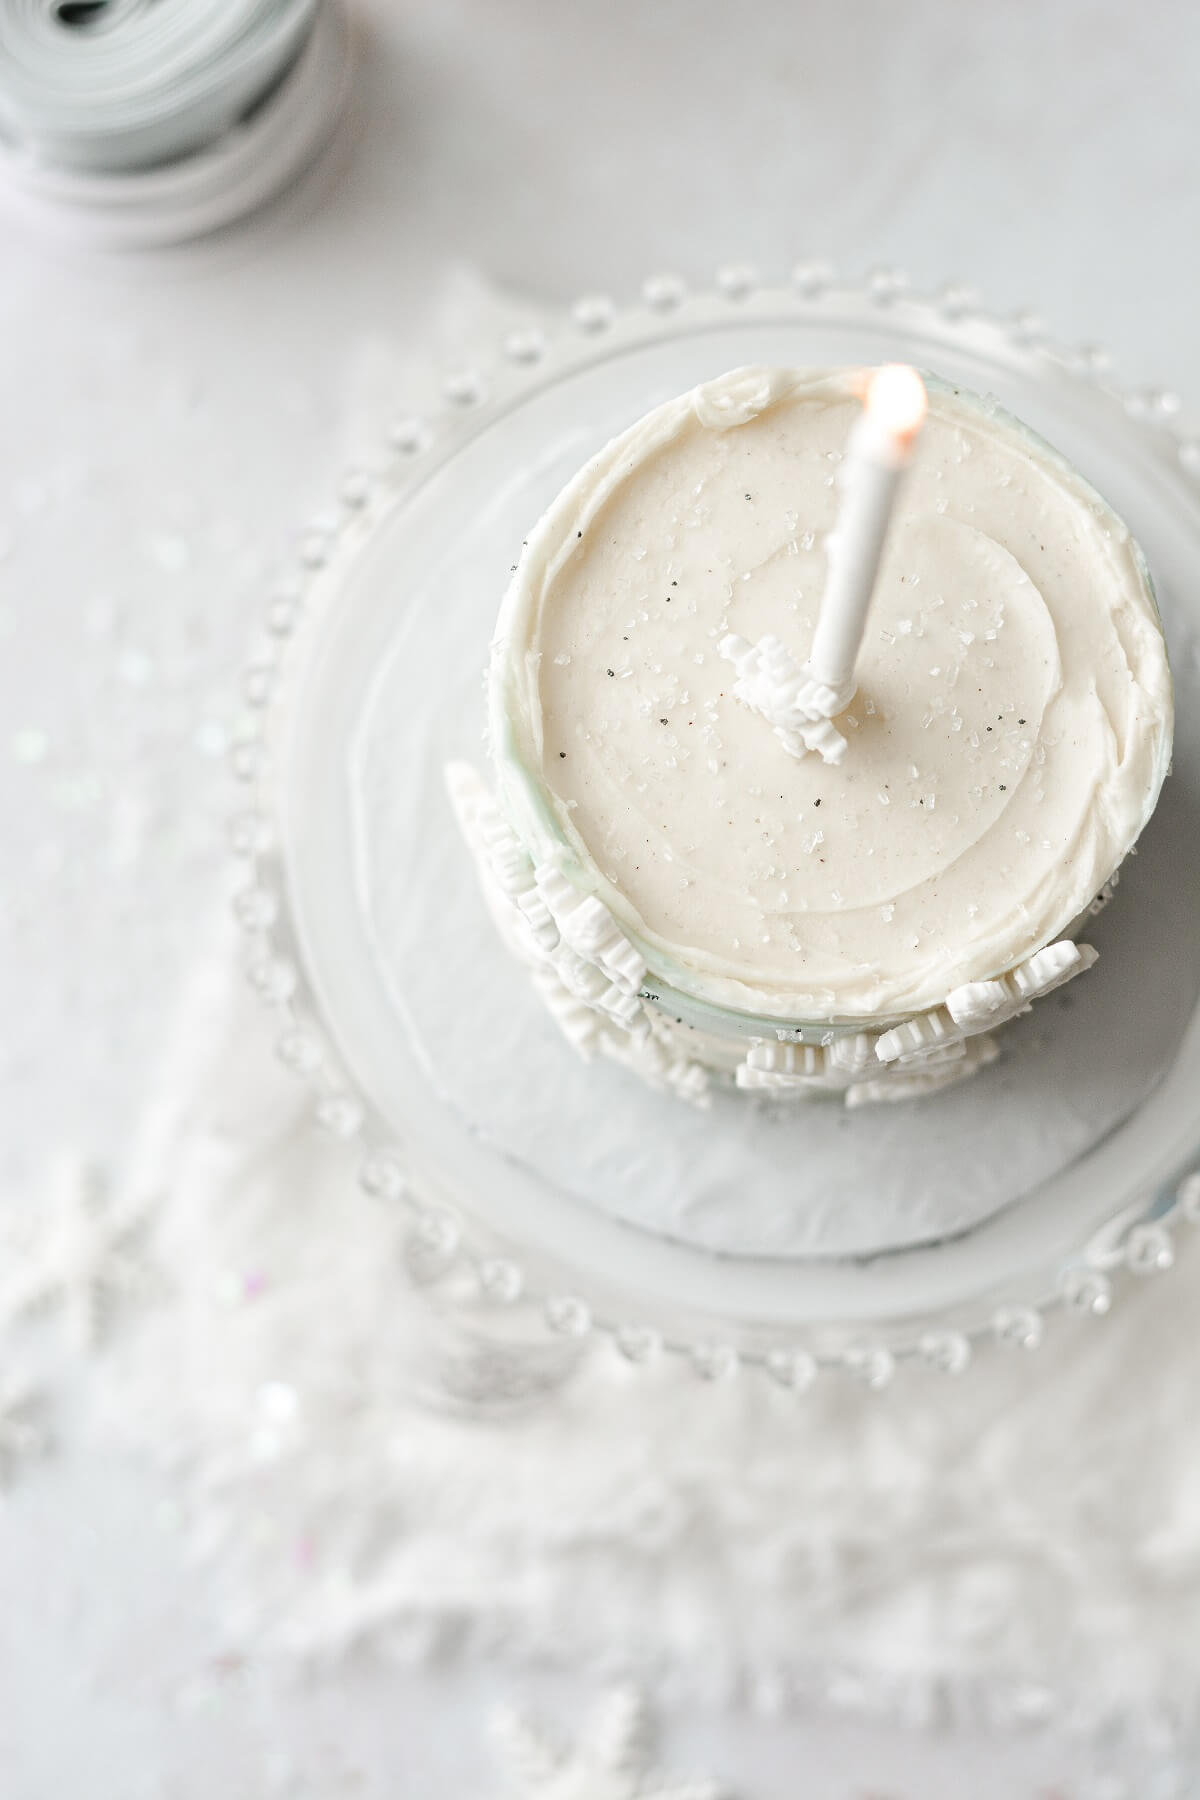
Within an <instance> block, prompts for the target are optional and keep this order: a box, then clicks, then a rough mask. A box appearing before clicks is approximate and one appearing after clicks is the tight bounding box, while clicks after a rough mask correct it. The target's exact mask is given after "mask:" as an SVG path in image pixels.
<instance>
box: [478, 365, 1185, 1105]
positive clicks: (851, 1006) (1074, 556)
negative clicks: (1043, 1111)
mask: <svg viewBox="0 0 1200 1800" xmlns="http://www.w3.org/2000/svg"><path fill="white" fill-rule="evenodd" d="M860 384H861V373H860V372H859V371H853V370H842V371H833V372H826V373H822V374H818V373H811V372H805V371H793V370H775V369H751V370H737V371H734V372H733V373H732V374H730V375H727V376H724V377H722V378H721V379H720V380H718V381H714V382H710V383H707V384H705V385H704V386H703V387H701V388H698V389H696V390H694V391H693V392H692V393H690V394H686V395H683V396H682V397H680V398H679V399H677V400H673V401H671V402H669V403H668V404H666V405H664V406H661V407H659V408H657V409H656V410H655V411H653V412H651V413H649V414H648V415H647V416H646V417H645V418H643V419H642V420H640V421H639V422H638V423H637V424H636V425H634V426H633V427H632V428H631V429H630V430H629V431H627V432H625V433H624V434H623V435H622V436H621V437H619V438H617V439H615V440H614V441H613V442H612V443H611V444H609V445H608V446H607V447H606V448H605V449H604V450H602V451H601V452H600V453H599V454H598V455H597V456H596V457H594V458H593V459H592V460H591V461H590V462H589V463H588V464H587V465H586V466H585V467H584V468H583V469H582V470H581V471H580V473H579V474H578V475H577V476H576V478H575V479H574V480H573V481H572V482H571V483H570V484H569V485H568V487H567V488H566V489H565V490H564V491H563V493H562V494H561V495H560V496H559V498H558V499H557V500H556V501H555V502H554V504H553V505H552V506H551V508H550V509H549V511H548V512H547V513H546V514H545V516H544V517H543V518H542V520H541V521H540V523H539V524H538V525H537V526H536V528H535V529H534V531H533V532H532V534H531V536H530V538H529V541H528V544H527V546H526V548H525V551H524V554H523V556H522V558H521V561H520V564H519V566H518V569H517V572H516V574H515V575H514V577H513V580H512V583H511V585H510V588H509V591H508V594H507V596H506V598H505V600H504V604H503V608H502V611H501V615H500V620H499V625H498V629H497V635H496V639H495V643H494V648H493V655H492V663H491V674H490V683H489V722H490V740H491V750H492V757H493V763H494V767H495V771H496V775H497V778H498V786H499V792H500V798H501V801H502V804H503V807H504V810H505V813H506V814H507V817H508V819H509V820H510V821H511V824H512V826H513V828H514V831H515V836H516V839H517V840H518V841H519V844H520V846H521V847H522V848H523V850H524V851H525V852H527V854H528V857H529V861H530V864H531V866H533V867H536V868H539V869H540V868H541V867H542V866H543V865H544V866H546V867H550V868H552V869H553V870H554V879H555V880H556V881H559V882H561V883H563V884H564V885H565V886H566V887H567V888H568V889H569V890H571V891H573V892H574V893H575V895H576V896H577V897H578V898H579V899H580V900H581V901H582V900H583V899H584V897H586V896H591V897H594V898H595V899H596V900H597V901H598V902H600V903H601V904H602V915H601V913H600V912H597V913H596V914H595V916H594V917H593V916H592V915H590V914H589V915H586V916H585V918H584V919H581V920H580V921H579V926H580V929H582V928H583V926H584V925H585V924H586V923H587V919H589V918H590V919H591V926H590V929H591V930H592V932H593V937H592V938H590V939H589V940H588V942H589V946H590V948H589V955H590V956H591V957H593V958H594V959H595V958H598V959H600V966H601V967H602V969H603V971H604V973H605V975H606V978H607V979H608V980H609V981H610V982H611V984H612V985H613V986H614V988H615V989H616V990H617V991H618V992H622V991H623V992H626V993H628V992H629V991H630V989H629V987H628V983H629V982H630V981H632V980H633V979H634V975H635V972H636V969H637V967H638V965H639V964H640V963H642V962H644V964H645V965H646V967H647V968H648V970H649V980H650V981H651V982H652V983H658V984H660V985H661V986H662V987H663V988H664V989H666V990H668V991H670V992H673V994H674V995H677V996H681V997H683V998H684V999H686V1000H690V1001H691V1002H693V1003H695V1002H699V1003H700V1004H701V1007H702V1008H704V1009H705V1010H706V1011H707V1009H709V1008H716V1009H719V1010H718V1013H717V1014H715V1015H714V1017H717V1018H723V1017H725V1016H726V1015H727V1014H728V1013H732V1014H741V1015H748V1016H749V1018H750V1019H759V1020H767V1021H771V1020H775V1021H781V1022H783V1021H788V1022H793V1021H817V1022H821V1021H825V1022H831V1023H839V1024H842V1025H846V1026H849V1025H854V1024H856V1023H860V1024H866V1023H873V1024H875V1025H876V1026H886V1025H888V1024H890V1023H893V1022H903V1021H905V1020H907V1019H909V1018H910V1017H911V1015H913V1014H914V1013H934V1012H936V1011H937V1009H939V1008H943V1007H944V1006H946V1004H947V996H948V995H951V994H953V993H955V992H956V991H961V992H962V993H964V994H968V995H970V996H971V998H970V999H969V1000H964V1002H963V1005H964V1006H967V1007H968V1008H970V1007H974V1008H975V1012H976V1013H977V1014H979V1024H978V1026H977V1027H973V1029H974V1028H977V1029H980V1030H982V1029H984V1028H985V1027H990V1025H991V1024H994V1023H998V1022H1000V1020H1001V1019H1002V1018H1003V1017H1007V1016H1011V1013H1012V1011H1014V1010H1018V1009H1019V1008H1020V1007H1022V1006H1024V1005H1025V1004H1027V999H1028V996H1025V995H1022V993H1021V991H1020V990H1019V988H1017V987H1013V986H1012V985H1011V983H1010V984H1009V985H1007V986H1002V987H1001V988H997V989H996V990H994V991H991V992H988V991H987V990H986V988H985V987H984V986H981V985H980V984H989V983H1001V982H1002V978H1005V977H1008V976H1009V974H1010V972H1011V971H1013V970H1015V969H1016V968H1017V967H1018V965H1021V964H1024V963H1027V961H1028V959H1029V958H1030V957H1032V956H1034V955H1035V953H1036V952H1038V951H1039V950H1041V949H1042V947H1043V946H1046V945H1049V944H1051V943H1052V942H1053V941H1054V940H1055V939H1059V938H1062V937H1064V936H1065V935H1067V934H1069V932H1070V931H1071V930H1072V929H1073V927H1074V925H1075V923H1076V921H1077V920H1078V919H1079V918H1080V917H1081V916H1082V915H1083V914H1085V912H1086V910H1087V908H1088V906H1089V904H1090V903H1091V902H1092V901H1093V900H1094V898H1095V896H1096V895H1097V893H1098V892H1099V891H1100V890H1101V889H1102V887H1103V886H1104V884H1105V883H1106V882H1107V881H1108V880H1109V878H1110V877H1111V876H1112V875H1113V873H1114V871H1115V870H1116V868H1117V866H1118V865H1119V863H1120V862H1121V861H1122V859H1123V857H1124V856H1125V855H1126V853H1127V852H1128V850H1129V849H1130V847H1131V846H1132V844H1133V843H1134V841H1135V839H1136V838H1137V836H1138V833H1139V832H1140V830H1141V828H1142V826H1143V825H1144V824H1145V822H1146V820H1147V818H1148V817H1149V815H1150V813H1151V811H1152V810H1153V807H1154V804H1155V800H1156V798H1157V795H1158V791H1159V787H1160V785H1161V782H1162V779H1163V776H1164V774H1165V772H1166V767H1167V762H1168V758H1169V754H1170V742H1171V717H1172V709H1171V689H1170V679H1169V674H1168V669H1167V662H1166V655H1165V650H1164V646H1163V640H1162V635H1161V631H1160V628H1159V624H1158V618H1157V613H1156V610H1155V605H1154V600H1153V595H1152V591H1151V587H1150V583H1149V579H1148V577H1147V574H1146V570H1145V567H1144V564H1143V562H1142V559H1141V557H1140V555H1139V553H1138V550H1137V547H1136V545H1135V544H1134V543H1133V542H1132V540H1131V538H1130V536H1129V533H1128V531H1127V530H1126V529H1125V527H1124V526H1123V525H1122V523H1121V521H1120V520H1119V519H1118V518H1117V517H1116V516H1115V515H1114V514H1113V512H1112V511H1111V510H1110V509H1109V508H1108V507H1107V506H1106V505H1105V503H1104V502H1103V501H1102V500H1101V499H1100V498H1099V496H1098V495H1097V494H1096V493H1095V492H1094V491H1093V490H1092V489H1091V488H1090V487H1089V486H1088V485H1087V484H1086V483H1085V482H1084V481H1083V479H1082V478H1081V477H1080V476H1079V475H1078V474H1077V473H1076V472H1075V471H1074V470H1073V469H1071V468H1070V467H1069V466H1068V465H1067V464H1066V463H1064V462H1063V461H1062V459H1061V458H1060V457H1058V456H1057V454H1056V453H1055V452H1054V451H1052V450H1051V449H1050V448H1049V447H1048V446H1047V445H1045V444H1044V443H1042V442H1041V441H1040V440H1039V439H1037V438H1036V437H1034V436H1033V435H1032V434H1031V433H1030V432H1028V431H1027V430H1025V429H1024V428H1023V427H1022V426H1020V425H1019V424H1018V423H1017V422H1016V421H1014V420H1013V419H1011V418H1010V417H1009V416H1007V415H1006V414H1004V413H1002V412H1001V411H1000V410H999V409H998V408H996V407H994V406H992V405H990V404H989V403H988V402H986V401H981V400H979V399H977V398H975V397H973V396H970V395H967V394H965V393H961V392H959V391H957V390H954V389H951V388H948V387H946V386H945V385H944V384H941V383H938V382H933V383H931V391H930V412H929V418H928V422H927V424H926V427H925V430H924V432H923V434H922V437H921V439H920V442H919V444H918V446H917V449H916V453H915V456H914V458H913V464H912V468H911V471H910V473H909V476H908V478H907V482H906V485H905V487H904V490H903V492H902V494H901V497H900V501H899V504H898V507H897V511H896V515H895V518H894V522H893V528H892V532H891V536H890V538H889V542H888V546H887V550H886V553H885V558H884V562H883V566H882V569H881V573H880V580H879V583H878V586H877V590H876V594H875V599H874V603H873V607H872V612H871V616H870V619H869V621H868V627H867V634H866V638H865V641H864V644H863V648H862V653H861V656H860V659H859V664H858V667H857V670H856V683H857V692H856V694H855V697H854V699H853V701H852V702H851V704H850V706H849V708H848V709H847V710H845V711H844V712H842V713H841V714H840V715H839V716H838V718H837V719H836V721H835V724H834V727H831V729H835V730H836V732H837V733H838V734H840V735H841V736H842V737H843V738H845V739H846V750H845V753H844V755H842V757H841V760H840V761H838V762H826V761H824V760H823V759H822V757H820V756H817V755H802V756H797V755H795V754H788V750H787V747H786V746H785V744H783V743H781V741H780V736H779V735H777V731H776V730H775V729H772V722H771V720H770V719H769V717H764V716H762V715H761V712H760V711H759V710H755V709H754V708H753V707H752V706H750V705H747V704H743V703H742V702H741V701H740V700H739V699H738V698H737V697H736V687H737V682H736V679H735V671H734V669H733V668H732V667H731V664H730V662H729V661H728V660H727V659H726V658H725V657H724V656H723V655H722V654H721V646H722V644H723V643H726V642H727V640H728V639H730V637H734V638H737V639H742V640H744V646H745V647H746V648H749V647H751V646H756V645H761V643H762V640H764V639H769V638H775V639H777V640H778V641H779V643H780V644H781V645H783V646H785V648H786V653H787V654H788V655H790V657H791V658H792V659H793V660H794V663H795V665H796V666H797V667H800V666H802V665H803V662H804V658H805V657H806V655H807V653H808V649H809V645H810V642H811V638H812V633H813V628H814V625H815V622H816V615H817V606H818V603H819V600H820V596H821V591H822V587H823V582H824V572H825V557H824V551H823V542H824V539H825V536H826V534H827V533H828V532H829V530H830V529H831V527H832V526H833V524H834V520H835V508H836V493H835V488H834V475H835V471H836V468H837V465H838V461H839V458H840V456H841V452H842V446H843V445H844V442H845V438H846V433H847V431H848V429H849V426H850V424H851V422H852V419H853V417H854V416H855V412H856V408H857V402H856V399H855V395H856V392H857V390H858V388H859V386H860ZM744 653H745V652H744V650H743V654H744ZM749 672H750V671H749V669H748V668H747V671H746V673H749ZM801 747H803V746H801ZM537 886H538V891H539V892H540V891H542V884H541V883H538V884H537ZM562 904H563V897H562V894H561V893H560V894H559V896H558V905H559V907H561V906H562ZM550 910H551V912H553V913H555V916H556V917H557V909H556V908H555V907H554V906H551V907H550ZM613 933H615V934H616V935H615V937H614V936H612V934H613ZM618 938H619V940H620V944H621V945H623V946H624V947H625V948H624V951H620V948H619V946H618V945H617V939H618ZM606 942H607V943H609V945H610V947H611V948H610V955H609V958H608V960H607V961H605V960H604V948H603V946H604V943H606ZM613 951H616V952H619V955H620V956H623V957H624V959H625V960H624V962H623V963H621V962H620V961H619V960H618V961H616V962H614V961H613V960H612V952H613ZM1064 954H1065V953H1064ZM1068 960H1069V959H1068ZM1084 960H1085V961H1086V959H1084ZM589 966H596V965H595V962H594V961H593V963H591V964H589ZM1055 966H1056V967H1057V963H1056V965H1055ZM1078 966H1079V964H1078V963H1072V966H1071V968H1070V969H1066V968H1065V967H1064V978H1065V975H1066V974H1067V973H1073V972H1075V969H1076V967H1078ZM989 1004H990V1005H991V1008H992V1012H993V1014H994V1015H995V1016H994V1017H984V1016H983V1015H984V1014H985V1013H986V1012H987V1009H988V1006H989ZM972 1016H974V1015H972ZM943 1023H944V1025H945V1026H946V1027H947V1032H946V1034H945V1035H947V1037H948V1039H950V1040H952V1041H954V1042H956V1043H958V1044H959V1045H960V1046H961V1042H962V1038H963V1037H964V1036H965V1035H966V1033H965V1032H963V1031H962V1026H963V1023H964V1021H963V1019H961V1018H952V1017H951V1014H950V1012H949V1011H947V1012H946V1014H945V1020H944V1021H943ZM764 1035H765V1034H764ZM930 1047H931V1046H930ZM914 1048H916V1046H914ZM927 1048H928V1047H927ZM960 1059H961V1050H960ZM969 1060H970V1061H971V1062H972V1063H973V1064H974V1063H976V1062H978V1061H979V1060H980V1055H979V1053H973V1054H972V1056H971V1058H970V1059H969ZM748 1066H749V1068H751V1069H757V1072H758V1075H759V1076H770V1075H771V1074H775V1075H778V1076H780V1077H784V1078H785V1079H786V1078H787V1077H789V1076H790V1078H791V1080H792V1081H794V1082H799V1081H803V1080H809V1079H812V1078H813V1077H815V1076H816V1075H817V1073H818V1072H817V1071H816V1070H815V1069H814V1070H813V1071H811V1072H808V1073H807V1074H806V1073H805V1071H802V1070H801V1069H800V1068H799V1067H798V1066H797V1068H796V1069H794V1070H785V1069H782V1068H780V1069H778V1070H774V1071H772V1070H770V1069H768V1068H766V1067H761V1066H760V1065H759V1064H750V1065H748ZM918 1072H921V1071H919V1070H918V1069H917V1068H916V1067H914V1068H913V1070H912V1073H913V1075H914V1077H915V1076H916V1074H917V1073H918ZM948 1072H949V1071H948V1070H947V1071H946V1073H948ZM964 1072H965V1071H964ZM831 1073H833V1071H831ZM886 1073H887V1070H886V1068H885V1067H884V1064H883V1061H882V1059H876V1062H875V1068H874V1070H872V1071H868V1072H867V1073H866V1075H861V1074H860V1077H859V1078H860V1079H863V1080H871V1081H875V1082H877V1081H878V1080H879V1079H881V1078H882V1077H883V1076H884V1075H886ZM923 1073H924V1074H925V1076H926V1077H928V1078H929V1079H932V1077H933V1075H934V1073H935V1071H934V1070H933V1069H932V1068H930V1067H925V1068H924V1070H923ZM838 1078H839V1080H841V1082H842V1085H843V1086H844V1085H845V1081H846V1078H849V1079H850V1080H851V1081H853V1080H854V1078H855V1077H854V1072H853V1071H851V1070H850V1069H846V1070H844V1071H841V1072H840V1074H839V1077H838ZM747 1079H748V1081H749V1084H750V1085H764V1086H771V1085H782V1083H772V1082H770V1081H766V1082H760V1081H758V1079H757V1077H749V1076H748V1077H747ZM862 1097H869V1096H867V1095H863V1096H862Z"/></svg>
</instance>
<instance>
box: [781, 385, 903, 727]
mask: <svg viewBox="0 0 1200 1800" xmlns="http://www.w3.org/2000/svg"><path fill="white" fill-rule="evenodd" d="M927 404H928V402H927V398H926V394H925V384H924V382H923V381H922V380H921V377H920V376H919V375H918V374H917V371H916V370H915V369H911V368H908V367H907V366H906V365H904V364H899V363H893V364H888V365H887V366H886V367H884V368H882V369H877V370H876V371H875V373H874V374H873V375H872V376H871V378H870V380H869V381H868V382H867V386H866V392H865V394H864V396H863V410H862V412H861V413H860V415H859V417H858V418H857V419H856V420H855V422H854V424H853V426H852V427H851V430H850V435H849V437H848V438H847V440H846V454H845V459H844V461H843V463H842V466H841V471H840V475H839V480H838V486H839V488H840V490H841V496H842V499H841V510H840V512H839V513H838V520H837V525H836V526H835V528H834V530H833V531H832V532H831V533H830V535H829V538H828V540H827V554H828V560H829V569H828V574H827V576H826V581H825V592H824V593H823V594H822V596H821V610H820V613H819V614H818V617H817V629H816V631H815V633H814V634H813V642H812V650H811V652H810V654H809V658H808V669H807V673H808V675H809V677H810V678H811V679H812V680H813V681H815V682H818V683H820V684H822V685H823V686H825V687H828V688H832V689H833V690H834V692H835V693H836V694H837V696H838V700H839V704H840V706H841V707H844V706H847V705H848V704H849V702H850V700H851V699H852V698H853V696H854V665H855V663H856V661H857V660H858V651H859V646H860V645H861V643H862V639H863V632H864V630H865V628H866V623H867V613H868V611H869V610H870V606H871V595H872V593H873V592H874V589H875V579H876V576H877V575H878V573H879V560H880V557H881V556H882V554H883V546H884V540H885V539H886V537H887V529H888V521H889V520H890V518H891V514H892V507H893V504H894V502H895V498H896V491H897V489H898V487H899V485H900V478H901V476H902V475H903V473H904V470H905V468H906V467H907V465H908V461H909V457H910V455H911V453H912V447H913V443H914V442H915V440H916V436H917V433H918V432H919V431H920V429H921V426H922V424H923V422H924V419H925V412H926V407H927Z"/></svg>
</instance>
